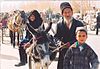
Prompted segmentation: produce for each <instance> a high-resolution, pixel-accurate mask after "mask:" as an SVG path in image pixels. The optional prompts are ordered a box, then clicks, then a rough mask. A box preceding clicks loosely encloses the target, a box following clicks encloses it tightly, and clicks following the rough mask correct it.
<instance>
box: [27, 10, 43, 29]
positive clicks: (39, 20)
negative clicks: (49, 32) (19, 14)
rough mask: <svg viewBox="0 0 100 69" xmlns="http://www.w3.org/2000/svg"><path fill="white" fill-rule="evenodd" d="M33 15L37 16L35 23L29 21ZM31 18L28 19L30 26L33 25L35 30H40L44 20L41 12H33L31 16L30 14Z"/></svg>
mask: <svg viewBox="0 0 100 69" xmlns="http://www.w3.org/2000/svg"><path fill="white" fill-rule="evenodd" d="M31 15H34V16H35V20H34V21H31V20H30V19H29V18H30V16H31ZM29 18H28V19H29V23H30V25H31V26H32V27H33V28H34V29H36V28H38V27H39V26H41V24H42V22H43V20H42V18H41V16H40V14H39V12H38V11H37V10H33V11H31V12H30V14H29Z"/></svg>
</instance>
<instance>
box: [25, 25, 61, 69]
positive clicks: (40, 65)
mask: <svg viewBox="0 0 100 69" xmlns="http://www.w3.org/2000/svg"><path fill="white" fill-rule="evenodd" d="M28 26H30V25H29V24H28ZM50 28H51V25H49V27H48V28H47V29H46V30H42V31H38V32H37V31H36V30H34V29H33V28H32V30H34V31H35V32H36V33H35V35H33V36H35V37H34V38H33V44H31V46H30V47H29V48H27V50H26V52H27V53H28V55H29V69H48V67H49V65H50V64H51V62H52V61H53V60H54V59H55V57H56V54H57V52H56V51H53V50H55V49H56V48H57V47H58V46H60V44H61V43H60V41H59V40H58V39H56V38H54V37H53V36H51V35H49V34H48V31H49V30H50ZM30 32H31V31H30ZM31 33H32V32H31ZM32 62H33V63H32ZM33 66H34V67H33Z"/></svg>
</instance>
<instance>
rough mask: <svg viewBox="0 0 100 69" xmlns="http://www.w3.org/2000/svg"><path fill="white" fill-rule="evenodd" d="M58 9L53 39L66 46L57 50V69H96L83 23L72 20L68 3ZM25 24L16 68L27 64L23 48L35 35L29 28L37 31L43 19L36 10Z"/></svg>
mask: <svg viewBox="0 0 100 69" xmlns="http://www.w3.org/2000/svg"><path fill="white" fill-rule="evenodd" d="M60 9H61V15H62V19H61V20H59V21H58V23H57V26H56V27H57V28H56V33H55V35H54V37H56V38H58V39H59V40H60V41H62V43H61V44H66V46H65V47H62V48H60V49H59V58H58V64H57V69H91V68H92V69H98V65H99V60H98V56H97V54H96V53H95V52H94V51H93V50H92V48H91V47H90V46H89V45H88V44H86V43H85V41H86V39H87V37H88V34H87V30H86V29H85V28H84V25H83V23H82V22H81V21H79V20H76V19H75V18H73V8H72V7H71V5H70V4H69V3H68V2H63V3H61V4H60ZM97 19H98V18H97ZM99 20H100V19H99ZM99 20H97V22H98V23H99V22H100V21H99ZM3 22H4V21H3ZM25 22H26V25H27V27H26V28H25V31H26V35H25V38H24V39H23V40H22V41H21V42H19V49H18V50H19V57H20V62H19V63H18V64H15V66H17V67H19V66H23V65H25V64H26V63H27V54H26V52H25V47H24V46H25V44H26V43H28V45H31V44H32V40H31V38H32V37H33V36H32V34H33V35H34V34H35V31H33V30H32V29H31V27H32V28H34V29H39V27H40V26H41V25H43V19H42V17H41V15H40V13H39V12H38V11H37V10H33V11H31V12H30V13H29V15H28V17H27V20H26V21H25ZM29 25H31V26H29ZM30 31H31V32H32V34H31V33H30ZM96 34H98V33H96ZM30 40H31V41H30ZM14 46H15V45H14ZM90 64H91V66H90Z"/></svg>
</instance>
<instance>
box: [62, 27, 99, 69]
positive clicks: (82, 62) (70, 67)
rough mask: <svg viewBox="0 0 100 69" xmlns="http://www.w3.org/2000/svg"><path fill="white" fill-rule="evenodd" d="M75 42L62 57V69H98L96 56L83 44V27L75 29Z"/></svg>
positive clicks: (85, 35)
mask: <svg viewBox="0 0 100 69" xmlns="http://www.w3.org/2000/svg"><path fill="white" fill-rule="evenodd" d="M76 39H77V41H76V42H75V43H74V44H73V45H72V46H71V47H70V48H69V49H68V51H67V52H66V54H65V57H64V61H63V62H64V63H63V69H98V65H99V61H98V56H97V54H96V53H95V52H94V51H93V49H92V48H91V47H90V46H89V45H88V44H86V43H85V41H86V39H87V31H86V30H85V29H84V28H83V27H78V28H77V29H76Z"/></svg>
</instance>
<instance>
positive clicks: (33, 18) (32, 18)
mask: <svg viewBox="0 0 100 69" xmlns="http://www.w3.org/2000/svg"><path fill="white" fill-rule="evenodd" d="M42 21H43V20H42V18H41V16H40V14H39V12H38V11H37V10H33V11H31V12H30V14H29V17H28V23H27V24H26V25H27V28H26V36H25V38H24V39H23V40H22V41H21V43H20V45H19V58H20V62H19V63H18V64H15V66H23V65H25V64H26V63H27V54H26V52H25V49H24V44H26V43H27V42H29V41H30V40H31V38H32V35H31V33H30V32H29V31H31V32H32V34H35V31H34V30H32V28H34V29H38V28H39V27H40V26H41V25H42ZM31 43H32V41H31V42H30V44H31Z"/></svg>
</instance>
